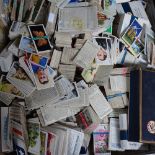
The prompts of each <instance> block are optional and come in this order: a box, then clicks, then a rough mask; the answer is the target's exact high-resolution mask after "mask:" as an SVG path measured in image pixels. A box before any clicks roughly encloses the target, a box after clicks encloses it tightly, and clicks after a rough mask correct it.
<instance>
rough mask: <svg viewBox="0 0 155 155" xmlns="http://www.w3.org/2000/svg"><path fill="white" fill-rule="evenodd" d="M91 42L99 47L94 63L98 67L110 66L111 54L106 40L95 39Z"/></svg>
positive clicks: (103, 38) (102, 38) (101, 38)
mask: <svg viewBox="0 0 155 155" xmlns="http://www.w3.org/2000/svg"><path fill="white" fill-rule="evenodd" d="M93 42H94V43H96V44H98V45H99V46H100V50H99V51H98V53H97V55H96V63H97V64H99V65H111V64H112V60H111V53H110V50H109V45H108V41H107V38H105V37H95V38H94V39H93Z"/></svg>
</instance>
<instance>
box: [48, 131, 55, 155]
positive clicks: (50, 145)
mask: <svg viewBox="0 0 155 155" xmlns="http://www.w3.org/2000/svg"><path fill="white" fill-rule="evenodd" d="M55 138H56V135H54V134H53V133H48V138H47V152H46V155H51V154H53V150H54V140H55Z"/></svg>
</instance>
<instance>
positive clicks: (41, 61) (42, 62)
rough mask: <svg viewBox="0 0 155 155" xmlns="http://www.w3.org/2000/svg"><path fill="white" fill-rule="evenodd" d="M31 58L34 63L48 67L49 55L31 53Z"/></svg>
mask: <svg viewBox="0 0 155 155" xmlns="http://www.w3.org/2000/svg"><path fill="white" fill-rule="evenodd" d="M29 60H30V62H31V63H32V64H33V65H36V66H39V67H42V68H44V69H45V68H46V67H47V63H48V57H45V56H41V55H38V54H31V56H30V59H29Z"/></svg>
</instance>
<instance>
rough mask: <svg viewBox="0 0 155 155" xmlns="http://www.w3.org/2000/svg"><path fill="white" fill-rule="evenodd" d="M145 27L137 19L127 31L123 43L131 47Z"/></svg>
mask: <svg viewBox="0 0 155 155" xmlns="http://www.w3.org/2000/svg"><path fill="white" fill-rule="evenodd" d="M142 29H143V27H142V26H141V25H140V24H139V23H138V21H137V19H135V20H134V21H133V22H132V24H131V25H130V26H129V27H128V29H127V31H126V32H125V33H124V35H123V36H122V39H123V41H124V42H125V43H126V44H127V45H129V46H131V45H132V44H133V43H134V41H135V40H136V39H137V38H138V37H139V36H140V34H141V32H142Z"/></svg>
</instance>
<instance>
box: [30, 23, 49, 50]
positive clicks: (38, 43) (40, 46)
mask: <svg viewBox="0 0 155 155" xmlns="http://www.w3.org/2000/svg"><path fill="white" fill-rule="evenodd" d="M28 30H29V32H30V35H31V38H32V40H33V43H34V46H35V48H36V51H37V52H38V53H41V52H48V51H50V50H51V48H52V46H51V44H50V41H49V38H48V35H47V33H46V30H45V27H44V25H43V24H38V25H29V26H28Z"/></svg>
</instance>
